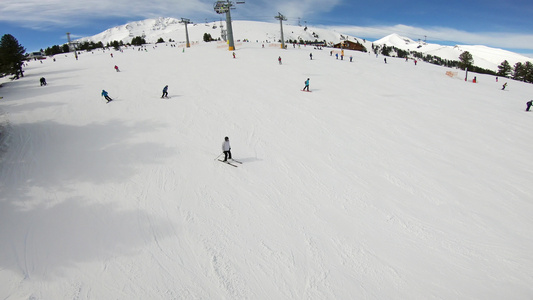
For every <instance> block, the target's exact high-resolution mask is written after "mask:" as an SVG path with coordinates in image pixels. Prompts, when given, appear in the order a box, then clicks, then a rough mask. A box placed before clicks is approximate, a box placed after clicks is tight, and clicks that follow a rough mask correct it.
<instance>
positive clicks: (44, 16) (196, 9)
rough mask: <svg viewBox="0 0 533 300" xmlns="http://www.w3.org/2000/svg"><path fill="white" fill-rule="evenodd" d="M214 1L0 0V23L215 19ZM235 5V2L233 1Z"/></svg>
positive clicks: (261, 3) (303, 2)
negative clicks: (115, 19) (119, 19)
mask: <svg viewBox="0 0 533 300" xmlns="http://www.w3.org/2000/svg"><path fill="white" fill-rule="evenodd" d="M342 1H343V0H298V1H296V0H249V1H248V2H246V4H245V5H242V6H241V5H239V6H238V8H239V9H238V11H237V12H238V13H239V14H240V15H242V16H245V17H247V18H249V19H251V20H252V19H254V16H258V17H265V16H266V15H268V16H270V15H272V18H273V17H274V16H275V15H276V14H277V12H278V11H279V12H282V13H283V14H284V15H286V16H291V17H293V16H297V17H299V16H302V17H303V16H304V15H313V14H319V13H322V12H327V11H330V10H332V9H333V8H335V7H336V6H337V5H339V4H340V3H341V2H342ZM215 2H216V1H215V0H150V1H147V0H113V1H111V0H90V1H87V0H68V1H64V0H2V6H1V7H0V20H2V21H4V22H10V23H14V24H17V25H18V26H24V27H30V28H35V29H37V28H47V27H60V26H65V25H70V26H73V25H90V24H91V23H94V22H96V21H95V20H98V19H100V20H102V19H109V18H113V17H116V18H122V19H132V20H135V19H137V20H141V19H145V18H154V17H176V18H177V17H188V18H194V17H197V18H199V19H200V20H203V19H204V18H208V17H211V18H218V17H217V15H216V14H215V12H214V10H213V5H214V3H215ZM233 2H235V0H234V1H233Z"/></svg>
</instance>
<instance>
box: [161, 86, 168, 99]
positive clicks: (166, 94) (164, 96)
mask: <svg viewBox="0 0 533 300" xmlns="http://www.w3.org/2000/svg"><path fill="white" fill-rule="evenodd" d="M161 98H168V85H165V87H164V88H163V95H162V96H161Z"/></svg>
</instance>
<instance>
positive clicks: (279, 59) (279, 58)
mask: <svg viewBox="0 0 533 300" xmlns="http://www.w3.org/2000/svg"><path fill="white" fill-rule="evenodd" d="M278 62H279V64H280V65H281V56H279V57H278Z"/></svg>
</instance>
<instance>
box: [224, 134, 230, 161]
mask: <svg viewBox="0 0 533 300" xmlns="http://www.w3.org/2000/svg"><path fill="white" fill-rule="evenodd" d="M222 152H224V161H228V158H229V159H231V145H230V144H229V137H225V138H224V142H223V143H222Z"/></svg>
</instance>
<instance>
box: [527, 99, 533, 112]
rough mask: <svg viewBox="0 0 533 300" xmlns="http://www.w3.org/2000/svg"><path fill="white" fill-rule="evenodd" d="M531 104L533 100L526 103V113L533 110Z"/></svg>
mask: <svg viewBox="0 0 533 300" xmlns="http://www.w3.org/2000/svg"><path fill="white" fill-rule="evenodd" d="M531 104H533V100H529V101H528V102H526V105H527V107H526V111H529V109H530V108H531Z"/></svg>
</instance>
